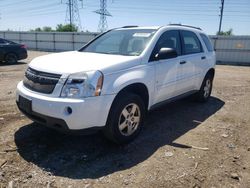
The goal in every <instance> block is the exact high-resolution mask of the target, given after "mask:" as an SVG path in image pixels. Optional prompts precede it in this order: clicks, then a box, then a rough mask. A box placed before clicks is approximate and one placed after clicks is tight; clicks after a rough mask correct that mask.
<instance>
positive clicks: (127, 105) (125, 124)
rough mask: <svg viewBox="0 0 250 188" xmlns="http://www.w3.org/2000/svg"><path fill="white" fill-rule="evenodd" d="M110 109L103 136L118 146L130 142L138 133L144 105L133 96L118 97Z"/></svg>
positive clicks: (142, 118)
mask: <svg viewBox="0 0 250 188" xmlns="http://www.w3.org/2000/svg"><path fill="white" fill-rule="evenodd" d="M118 97H119V98H117V99H116V100H115V101H114V104H113V105H112V107H111V110H110V113H109V116H108V120H107V124H106V126H105V129H104V135H105V136H106V137H107V138H108V139H110V140H112V141H114V142H115V143H118V144H124V143H128V142H130V141H132V140H133V139H134V138H135V137H136V136H137V135H138V133H139V132H140V130H141V128H142V124H143V121H144V116H145V105H144V103H143V101H142V99H141V98H140V97H139V96H138V95H135V94H130V93H127V94H123V95H120V96H118Z"/></svg>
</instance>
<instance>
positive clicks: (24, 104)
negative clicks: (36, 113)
mask: <svg viewBox="0 0 250 188" xmlns="http://www.w3.org/2000/svg"><path fill="white" fill-rule="evenodd" d="M18 103H19V108H21V109H22V110H23V111H25V112H27V113H31V112H32V101H31V100H30V99H26V98H24V97H22V96H21V95H19V101H18Z"/></svg>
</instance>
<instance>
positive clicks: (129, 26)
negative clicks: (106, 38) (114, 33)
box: [121, 25, 138, 28]
mask: <svg viewBox="0 0 250 188" xmlns="http://www.w3.org/2000/svg"><path fill="white" fill-rule="evenodd" d="M131 27H138V25H126V26H123V27H121V28H131Z"/></svg>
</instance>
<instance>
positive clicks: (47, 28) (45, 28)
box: [43, 26, 53, 32]
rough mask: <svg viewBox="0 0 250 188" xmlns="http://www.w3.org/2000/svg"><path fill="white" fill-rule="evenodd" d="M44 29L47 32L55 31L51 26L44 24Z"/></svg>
mask: <svg viewBox="0 0 250 188" xmlns="http://www.w3.org/2000/svg"><path fill="white" fill-rule="evenodd" d="M43 31H45V32H51V31H53V29H52V28H51V27H49V26H44V27H43Z"/></svg>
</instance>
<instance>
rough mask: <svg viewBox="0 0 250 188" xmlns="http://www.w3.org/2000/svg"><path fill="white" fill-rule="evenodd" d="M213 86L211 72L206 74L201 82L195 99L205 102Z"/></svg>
mask: <svg viewBox="0 0 250 188" xmlns="http://www.w3.org/2000/svg"><path fill="white" fill-rule="evenodd" d="M212 87H213V76H212V75H211V74H207V75H206V76H205V78H204V80H203V82H202V85H201V88H200V90H199V91H198V93H197V94H196V100H197V101H199V102H206V101H207V100H208V99H209V97H210V95H211V92H212Z"/></svg>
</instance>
